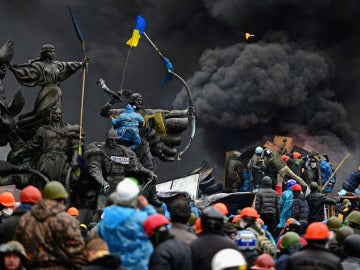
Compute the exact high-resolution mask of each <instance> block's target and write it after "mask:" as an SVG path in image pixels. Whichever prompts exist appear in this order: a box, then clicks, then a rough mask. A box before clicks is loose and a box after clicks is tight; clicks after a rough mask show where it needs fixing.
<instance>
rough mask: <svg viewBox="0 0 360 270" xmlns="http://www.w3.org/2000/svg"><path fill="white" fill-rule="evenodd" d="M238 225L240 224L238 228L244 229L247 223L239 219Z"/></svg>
mask: <svg viewBox="0 0 360 270" xmlns="http://www.w3.org/2000/svg"><path fill="white" fill-rule="evenodd" d="M239 225H240V228H241V229H244V228H245V226H246V225H247V224H246V222H244V221H242V220H240V224H239Z"/></svg>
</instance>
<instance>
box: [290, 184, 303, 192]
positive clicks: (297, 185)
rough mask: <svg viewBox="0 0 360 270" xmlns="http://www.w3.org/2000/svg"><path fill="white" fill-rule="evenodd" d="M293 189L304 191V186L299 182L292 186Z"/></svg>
mask: <svg viewBox="0 0 360 270" xmlns="http://www.w3.org/2000/svg"><path fill="white" fill-rule="evenodd" d="M291 190H292V191H302V187H301V186H300V185H299V184H296V185H293V186H292V187H291Z"/></svg>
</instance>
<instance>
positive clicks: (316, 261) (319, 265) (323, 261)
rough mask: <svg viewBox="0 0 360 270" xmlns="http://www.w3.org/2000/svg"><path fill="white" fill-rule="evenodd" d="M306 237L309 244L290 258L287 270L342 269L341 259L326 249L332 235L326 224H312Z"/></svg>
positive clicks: (307, 230)
mask: <svg viewBox="0 0 360 270" xmlns="http://www.w3.org/2000/svg"><path fill="white" fill-rule="evenodd" d="M304 237H305V239H306V241H307V242H308V244H307V245H306V246H305V247H303V248H302V250H300V251H299V252H296V253H295V254H293V255H291V256H290V257H289V259H288V262H287V264H286V268H285V269H287V270H290V269H297V270H301V269H318V270H339V269H342V267H341V264H340V258H339V257H337V256H335V255H334V254H332V253H330V252H329V251H328V250H327V249H326V244H327V242H328V240H329V237H330V233H329V230H328V228H327V226H326V225H325V224H323V223H321V222H313V223H311V224H310V225H309V226H308V227H307V229H306V232H305V236H304ZM305 258H306V259H305Z"/></svg>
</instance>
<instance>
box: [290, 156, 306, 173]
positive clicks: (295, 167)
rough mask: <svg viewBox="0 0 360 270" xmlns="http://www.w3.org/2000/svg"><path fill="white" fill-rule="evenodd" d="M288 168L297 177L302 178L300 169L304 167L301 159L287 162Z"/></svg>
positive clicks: (292, 159)
mask: <svg viewBox="0 0 360 270" xmlns="http://www.w3.org/2000/svg"><path fill="white" fill-rule="evenodd" d="M287 164H288V166H289V168H290V170H292V171H293V172H294V173H295V174H296V175H297V176H300V177H302V168H303V167H304V161H303V160H302V159H301V158H291V159H290V160H289V161H288V163H287Z"/></svg>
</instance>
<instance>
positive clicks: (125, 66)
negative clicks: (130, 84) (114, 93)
mask: <svg viewBox="0 0 360 270" xmlns="http://www.w3.org/2000/svg"><path fill="white" fill-rule="evenodd" d="M131 48H132V47H129V50H128V53H127V56H126V60H125V63H124V67H123V73H122V76H121V84H120V89H119V90H120V91H121V89H122V88H123V85H124V81H125V74H126V71H127V65H128V63H129V58H130V52H131Z"/></svg>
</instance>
